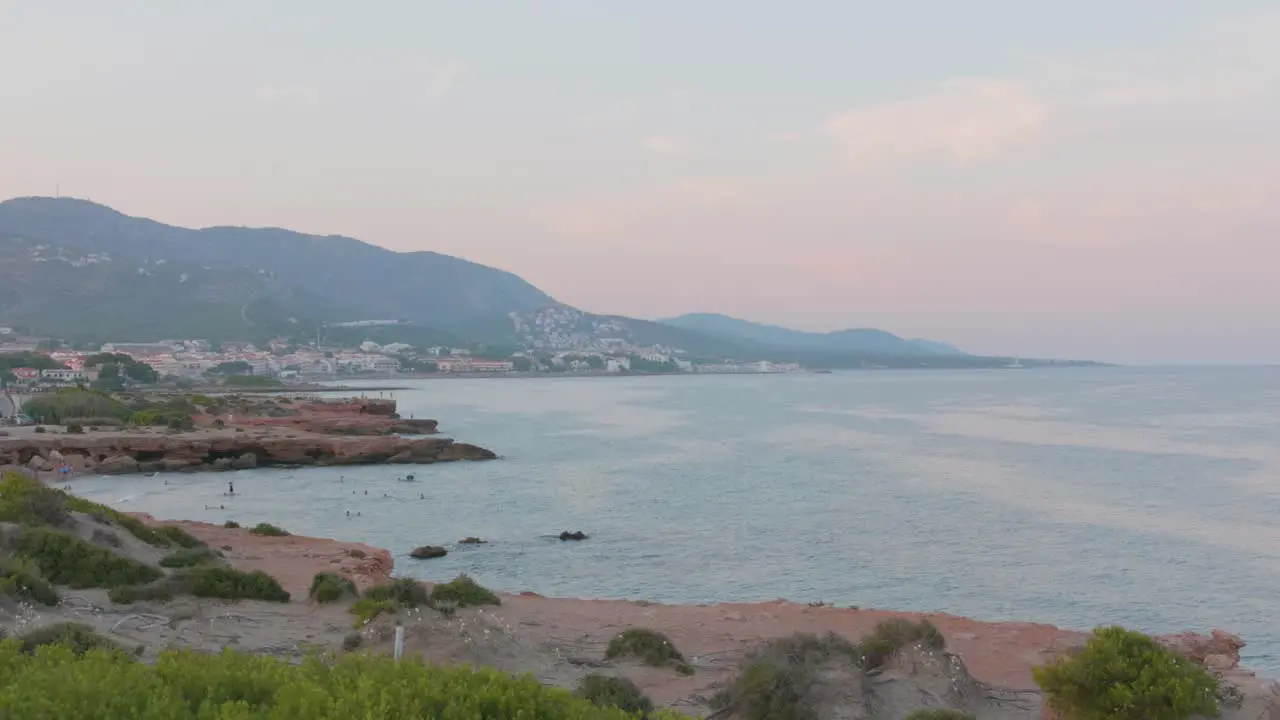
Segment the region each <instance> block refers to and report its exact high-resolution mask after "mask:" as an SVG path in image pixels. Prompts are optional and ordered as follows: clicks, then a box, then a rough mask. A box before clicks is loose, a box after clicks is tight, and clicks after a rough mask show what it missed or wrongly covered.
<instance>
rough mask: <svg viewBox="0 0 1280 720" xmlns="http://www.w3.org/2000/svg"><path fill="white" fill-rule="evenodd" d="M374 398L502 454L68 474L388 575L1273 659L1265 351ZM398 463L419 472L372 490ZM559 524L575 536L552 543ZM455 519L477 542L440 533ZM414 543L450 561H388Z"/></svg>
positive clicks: (131, 499) (540, 384) (536, 383)
mask: <svg viewBox="0 0 1280 720" xmlns="http://www.w3.org/2000/svg"><path fill="white" fill-rule="evenodd" d="M399 384H402V385H403V384H404V383H403V382H401V383H399ZM393 394H394V396H395V397H396V398H397V399H398V400H399V402H400V411H401V413H402V414H404V415H405V416H408V415H409V414H410V413H412V414H414V415H416V416H417V417H435V418H439V419H440V421H441V429H442V431H444V432H445V433H447V434H450V435H452V436H454V437H457V438H459V439H462V440H466V441H470V442H474V443H477V444H481V445H484V446H487V447H489V448H491V449H493V450H495V451H496V452H498V453H500V454H501V455H502V456H503V459H501V460H499V461H496V462H491V463H458V464H451V465H440V466H433V467H418V468H412V467H408V468H402V467H366V468H340V469H338V468H334V469H311V470H304V471H280V470H254V471H246V472H240V473H237V474H235V475H234V479H235V484H236V489H237V491H239V492H240V494H239V495H238V496H237V497H235V498H234V499H228V498H225V497H223V496H222V495H221V493H222V491H223V489H224V488H225V481H226V480H227V479H228V478H230V477H233V476H231V475H170V476H169V477H168V480H169V483H170V484H169V485H168V486H165V485H164V484H163V483H162V480H161V477H155V478H144V477H127V478H110V479H103V478H86V479H82V480H79V481H76V483H75V488H74V489H75V491H76V492H78V493H81V494H84V495H87V496H89V497H92V498H94V499H96V500H100V501H104V502H108V503H111V504H114V505H117V506H118V507H121V508H123V509H129V510H140V511H145V512H150V513H154V514H156V515H158V516H160V517H170V518H191V519H198V520H207V521H213V522H223V521H224V520H227V519H235V520H237V521H239V522H240V523H241V524H245V525H248V524H251V523H256V522H260V521H270V522H273V523H277V524H280V525H283V526H284V527H286V528H288V529H289V530H291V531H293V532H296V533H301V534H306V535H318V536H328V537H339V538H343V539H350V540H358V541H363V542H366V543H369V544H371V545H376V546H380V547H386V548H390V549H391V550H392V552H394V553H397V557H396V563H397V569H398V572H400V573H405V574H412V575H415V576H418V577H422V578H429V579H440V578H445V579H447V578H450V577H452V576H453V575H455V574H457V573H458V572H463V571H465V572H468V573H471V574H472V575H474V576H476V577H477V578H478V579H479V580H480V581H482V582H483V583H484V584H486V585H490V586H493V587H497V588H501V589H505V590H512V591H518V590H526V589H527V590H534V591H536V592H539V593H543V594H546V595H553V596H555V595H558V596H589V597H632V598H647V599H651V600H658V601H670V602H685V603H695V602H709V601H717V600H770V599H774V598H778V597H784V598H789V599H792V600H796V601H814V600H825V601H827V602H834V603H837V604H840V605H851V604H856V605H860V606H863V607H872V606H874V607H886V608H897V609H916V610H938V611H945V612H951V613H957V614H961V615H968V616H973V617H977V618H984V619H1021V620H1035V621H1044V622H1050V623H1054V624H1058V625H1062V626H1067V627H1076V628H1089V627H1092V626H1093V625H1094V624H1097V623H1100V622H1114V623H1122V624H1126V625H1130V626H1134V627H1138V628H1142V629H1145V630H1149V631H1176V630H1186V629H1197V630H1208V629H1209V628H1210V627H1214V626H1220V627H1225V628H1228V629H1231V630H1233V631H1235V632H1238V633H1239V634H1241V635H1243V636H1244V637H1245V639H1246V640H1248V641H1249V643H1250V644H1249V647H1247V648H1246V649H1245V652H1246V654H1247V662H1248V664H1250V665H1251V666H1252V667H1254V668H1256V669H1258V670H1260V671H1263V672H1265V673H1267V674H1270V675H1273V676H1274V675H1277V674H1280V626H1277V623H1275V622H1274V621H1273V618H1275V617H1277V616H1280V593H1277V589H1278V588H1280V528H1278V527H1277V523H1276V519H1277V517H1280V369H1250V370H1246V369H1240V370H1236V369H1215V370H1176V371H1172V370H1131V369H1097V370H1057V371H1033V370H1023V371H1005V372H938V373H932V372H868V373H846V374H834V375H795V376H759V375H757V376H739V377H734V376H702V377H674V378H628V379H585V378H584V379H572V378H569V379H546V380H542V379H539V380H455V381H420V382H417V383H416V384H415V387H414V389H413V390H408V391H396V392H394V393H393ZM405 472H415V473H416V475H417V478H418V482H416V483H403V482H397V481H396V479H395V478H396V476H397V475H398V474H403V473H405ZM340 476H345V479H343V480H340ZM366 490H367V491H368V495H367V496H366V495H365V494H364V492H365V491H366ZM384 493H385V496H384ZM419 494H422V495H425V499H420V498H419ZM224 503H225V504H226V507H227V509H226V510H225V511H224V510H204V509H203V508H204V507H205V505H206V504H208V505H212V506H214V507H216V506H217V505H219V504H224ZM347 510H350V511H351V512H352V514H353V516H354V514H355V513H356V512H357V511H358V512H360V513H361V516H360V517H352V518H350V519H349V518H347V517H346V511H347ZM565 529H569V530H576V529H581V530H583V531H585V532H587V533H589V534H590V535H591V536H592V537H591V540H589V541H587V542H584V543H561V542H559V541H558V540H555V539H552V538H551V537H549V536H551V535H553V534H555V533H558V532H559V531H561V530H565ZM468 535H476V536H480V537H483V538H486V539H488V540H489V541H490V544H488V545H482V546H470V547H468V546H462V547H457V548H453V547H452V543H453V542H455V541H456V540H457V539H459V538H462V537H465V536H468ZM422 544H445V545H450V547H451V549H450V554H449V556H448V557H447V558H444V559H441V560H432V561H425V562H419V561H414V560H411V559H409V558H408V557H407V556H406V555H405V553H407V552H408V551H409V550H410V549H411V548H413V547H414V546H416V545H422Z"/></svg>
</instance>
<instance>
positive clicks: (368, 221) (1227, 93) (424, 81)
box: [0, 0, 1280, 363]
mask: <svg viewBox="0 0 1280 720" xmlns="http://www.w3.org/2000/svg"><path fill="white" fill-rule="evenodd" d="M1277 37H1280V4H1278V3H1276V2H1275V1H1274V0H1217V1H1216V2H1212V3H1210V2H1205V1H1204V0H1197V1H1195V2H1192V1H1190V0H1120V1H1119V2H1116V1H1115V0H1112V1H1111V2H1105V3H1104V2H1101V0H1077V1H1076V2H1072V3H1031V2H1026V0H968V1H967V2H954V0H931V1H926V0H903V1H902V2H898V3H883V2H874V3H873V2H862V1H857V0H842V1H839V2H837V1H832V2H819V1H817V0H800V1H798V2H790V3H781V2H763V1H760V0H734V1H732V2H730V1H729V0H698V2H688V0H685V1H683V2H676V1H675V0H647V1H646V2H643V3H639V2H628V3H624V2H600V1H599V0H594V1H588V0H547V1H544V2H536V3H535V2H531V1H529V0H513V1H512V2H506V3H501V4H499V3H482V2H399V1H396V0H381V1H379V0H371V1H370V2H366V3H351V2H339V1H338V0H307V1H306V2H302V1H300V0H272V1H271V2H263V1H262V0H254V1H249V0H220V2H216V3H214V2H205V3H161V2H155V1H154V0H146V1H142V0H113V2H110V3H105V2H100V1H99V0H0V198H6V197H13V196H26V195H53V194H55V193H61V194H62V195H65V196H73V197H81V198H87V199H91V200H94V201H97V202H101V203H104V204H106V205H110V206H112V207H114V208H116V209H118V210H120V211H122V212H125V213H127V214H130V215H140V216H146V217H151V218H154V219H157V220H160V221H162V222H167V223H171V224H176V225H183V226H188V227H203V226H209V225H247V226H274V227H288V228H291V229H296V230H300V231H304V232H310V233H316V234H343V235H349V236H353V237H357V238H360V239H362V240H365V241H367V242H371V243H374V244H377V245H382V246H384V247H388V248H392V249H395V250H435V251H438V252H444V253H449V254H453V255H458V256H461V257H465V258H467V259H470V260H474V261H477V262H481V263H484V264H487V265H492V266H495V267H500V268H503V269H505V270H510V271H512V272H515V273H517V274H519V275H520V276H522V277H524V278H525V279H527V280H529V281H530V282H532V283H533V284H535V285H537V286H538V287H540V288H542V289H543V290H545V291H546V292H548V293H549V294H551V295H552V296H554V297H555V298H556V299H558V300H560V301H562V302H565V303H568V304H570V305H573V306H575V307H580V308H582V309H585V310H590V311H593V312H602V313H618V314H626V315H631V316H635V317H644V318H661V317H667V316H672V315H677V314H681V313H686V312H720V313H725V314H729V315H734V316H738V317H744V318H748V319H752V320H757V321H762V322H770V323H776V324H782V325H787V326H790V327H795V328H800V329H807V330H833V329H839V328H845V327H878V328H882V329H886V330H889V331H892V332H895V333H898V334H900V335H904V336H908V337H917V336H923V337H928V338H933V339H939V340H945V341H949V342H952V343H955V344H957V345H959V346H961V347H962V348H964V349H966V350H969V351H971V352H979V353H990V354H1006V355H1021V356H1024V357H1073V358H1093V359H1102V360H1110V361H1115V362H1124V363H1263V362H1266V363H1280V312H1277V308H1280V282H1277V281H1276V279H1275V278H1276V276H1277V275H1278V274H1280V139H1278V138H1280V135H1278V133H1280V43H1277V42H1276V40H1275V39H1276V38H1277Z"/></svg>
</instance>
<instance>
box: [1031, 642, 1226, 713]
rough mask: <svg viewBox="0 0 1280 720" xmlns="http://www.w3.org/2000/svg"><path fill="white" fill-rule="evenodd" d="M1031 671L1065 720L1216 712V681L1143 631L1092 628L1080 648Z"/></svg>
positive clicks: (1197, 666) (1194, 664)
mask: <svg viewBox="0 0 1280 720" xmlns="http://www.w3.org/2000/svg"><path fill="white" fill-rule="evenodd" d="M1032 673H1033V675H1034V677H1035V680H1036V684H1037V685H1039V686H1040V689H1041V690H1043V691H1044V693H1045V697H1046V698H1047V700H1048V703H1049V706H1050V707H1052V708H1054V709H1055V710H1057V711H1058V712H1060V713H1062V715H1063V717H1064V718H1066V719H1067V720H1143V719H1146V718H1153V719H1156V720H1183V719H1184V718H1189V717H1192V716H1193V715H1208V716H1216V715H1217V714H1218V702H1217V692H1218V681H1217V680H1216V679H1215V678H1214V677H1213V676H1212V675H1210V674H1209V673H1208V671H1206V670H1205V669H1204V668H1203V667H1201V666H1200V665H1198V664H1196V663H1195V662H1193V661H1191V660H1189V659H1187V658H1184V657H1182V656H1181V655H1178V654H1176V653H1174V652H1173V651H1171V650H1169V649H1167V648H1165V647H1163V646H1162V645H1160V644H1159V643H1157V642H1156V641H1155V640H1152V639H1151V638H1149V637H1147V636H1146V635H1143V634H1142V633H1139V632H1134V631H1132V630H1126V629H1124V628H1122V627H1104V628H1098V629H1097V630H1094V632H1093V636H1092V637H1091V638H1089V641H1088V642H1087V643H1085V646H1084V648H1082V649H1081V650H1080V651H1079V652H1076V653H1072V654H1070V655H1068V656H1065V657H1062V658H1060V659H1058V660H1057V661H1056V662H1054V663H1051V664H1049V665H1045V666H1042V667H1038V668H1033V670H1032Z"/></svg>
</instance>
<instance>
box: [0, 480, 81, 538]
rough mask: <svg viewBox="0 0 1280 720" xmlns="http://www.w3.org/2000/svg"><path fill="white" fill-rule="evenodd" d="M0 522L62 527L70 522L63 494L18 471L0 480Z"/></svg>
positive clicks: (66, 502)
mask: <svg viewBox="0 0 1280 720" xmlns="http://www.w3.org/2000/svg"><path fill="white" fill-rule="evenodd" d="M0 522H15V523H22V524H24V525H51V526H53V527H63V526H65V525H68V524H69V523H70V522H71V508H70V505H69V503H68V496H67V494H66V493H65V492H63V491H61V490H57V489H55V488H51V487H49V486H48V485H45V484H44V483H42V482H40V481H39V480H33V479H31V478H29V477H27V476H26V475H23V474H22V473H18V472H11V473H5V475H4V477H3V478H0Z"/></svg>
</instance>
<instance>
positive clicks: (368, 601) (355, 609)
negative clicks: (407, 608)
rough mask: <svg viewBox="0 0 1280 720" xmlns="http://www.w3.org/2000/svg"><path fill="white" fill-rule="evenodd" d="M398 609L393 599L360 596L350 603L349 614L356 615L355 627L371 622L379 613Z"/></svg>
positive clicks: (388, 612)
mask: <svg viewBox="0 0 1280 720" xmlns="http://www.w3.org/2000/svg"><path fill="white" fill-rule="evenodd" d="M399 610H400V604H399V603H397V602H396V601H395V600H379V599H377V598H371V597H362V598H360V599H359V600H356V601H355V602H354V603H352V604H351V614H352V615H355V616H356V622H355V627H357V628H362V627H364V626H365V625H368V624H369V623H371V622H373V621H374V619H375V618H377V617H378V616H379V615H384V614H385V615H391V614H394V613H396V612H398V611H399Z"/></svg>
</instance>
